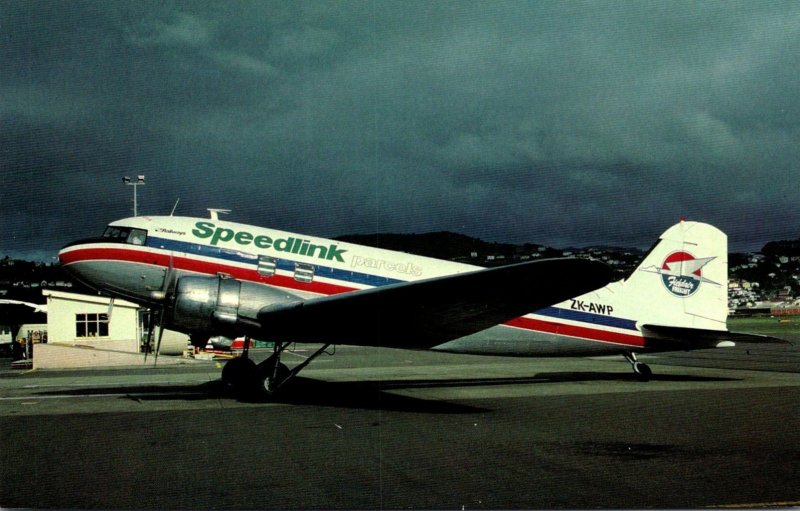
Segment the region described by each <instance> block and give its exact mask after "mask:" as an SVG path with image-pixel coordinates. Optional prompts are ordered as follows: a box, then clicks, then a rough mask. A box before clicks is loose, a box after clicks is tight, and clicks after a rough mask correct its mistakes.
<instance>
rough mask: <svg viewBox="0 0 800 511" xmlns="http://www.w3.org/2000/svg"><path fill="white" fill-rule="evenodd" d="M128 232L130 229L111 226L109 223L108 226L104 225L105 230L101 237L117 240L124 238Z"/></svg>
mask: <svg viewBox="0 0 800 511" xmlns="http://www.w3.org/2000/svg"><path fill="white" fill-rule="evenodd" d="M128 234H130V229H124V228H122V229H121V228H119V227H112V226H110V225H109V226H108V227H106V230H105V232H104V233H103V237H104V238H111V239H114V240H119V239H123V240H124V239H126V238H127V237H128Z"/></svg>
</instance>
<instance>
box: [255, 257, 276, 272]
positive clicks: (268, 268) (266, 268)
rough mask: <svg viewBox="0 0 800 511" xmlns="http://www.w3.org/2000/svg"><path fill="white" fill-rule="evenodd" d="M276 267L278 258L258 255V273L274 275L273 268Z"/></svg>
mask: <svg viewBox="0 0 800 511" xmlns="http://www.w3.org/2000/svg"><path fill="white" fill-rule="evenodd" d="M277 267H278V260H277V259H275V258H274V257H269V256H259V257H258V274H259V275H263V276H264V277H272V276H273V275H275V270H276V269H277Z"/></svg>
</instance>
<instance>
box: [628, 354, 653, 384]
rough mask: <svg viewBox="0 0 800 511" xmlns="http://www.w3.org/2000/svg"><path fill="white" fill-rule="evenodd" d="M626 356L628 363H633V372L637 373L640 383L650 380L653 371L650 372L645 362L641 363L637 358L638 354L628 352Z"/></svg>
mask: <svg viewBox="0 0 800 511" xmlns="http://www.w3.org/2000/svg"><path fill="white" fill-rule="evenodd" d="M624 355H625V358H626V359H627V360H628V362H630V363H631V366H632V367H633V372H634V373H636V377H637V378H639V380H640V381H648V380H650V376H652V375H653V371H651V370H650V366H648V365H647V364H645V363H644V362H639V361H638V360H637V358H636V353H634V352H632V351H628V352H626V353H625V354H624Z"/></svg>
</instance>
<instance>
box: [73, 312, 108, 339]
mask: <svg viewBox="0 0 800 511" xmlns="http://www.w3.org/2000/svg"><path fill="white" fill-rule="evenodd" d="M75 337H108V314H76V315H75Z"/></svg>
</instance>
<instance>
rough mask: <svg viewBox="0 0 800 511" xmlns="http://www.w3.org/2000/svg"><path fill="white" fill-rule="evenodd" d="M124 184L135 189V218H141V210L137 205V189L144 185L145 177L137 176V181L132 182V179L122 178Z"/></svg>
mask: <svg viewBox="0 0 800 511" xmlns="http://www.w3.org/2000/svg"><path fill="white" fill-rule="evenodd" d="M122 182H123V183H125V184H126V185H128V186H132V187H133V216H139V209H138V207H137V204H136V188H137V187H138V186H139V185H144V176H136V181H131V178H129V177H128V176H125V177H123V178H122Z"/></svg>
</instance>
